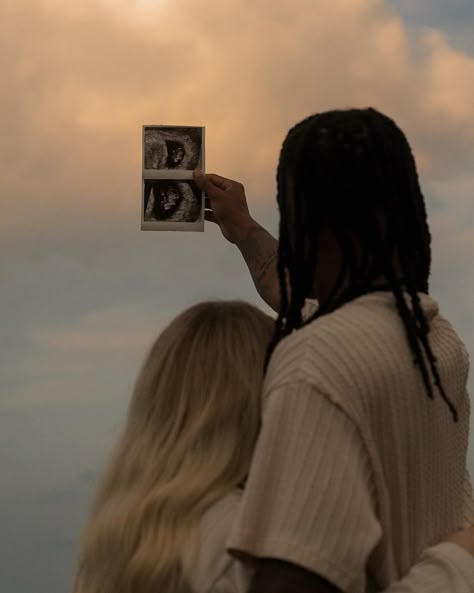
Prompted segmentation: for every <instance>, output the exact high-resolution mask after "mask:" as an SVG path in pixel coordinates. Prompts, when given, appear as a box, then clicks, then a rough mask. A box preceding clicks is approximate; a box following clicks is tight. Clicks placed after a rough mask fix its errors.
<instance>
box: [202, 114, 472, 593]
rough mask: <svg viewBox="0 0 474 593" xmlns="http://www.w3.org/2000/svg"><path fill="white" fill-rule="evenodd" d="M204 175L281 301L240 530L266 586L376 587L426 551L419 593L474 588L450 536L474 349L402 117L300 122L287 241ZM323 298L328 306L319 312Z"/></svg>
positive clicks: (259, 583) (224, 222)
mask: <svg viewBox="0 0 474 593" xmlns="http://www.w3.org/2000/svg"><path fill="white" fill-rule="evenodd" d="M195 180H196V182H197V183H198V185H199V186H200V187H201V188H202V189H203V190H204V191H205V192H206V194H207V208H208V211H207V213H206V218H207V219H208V220H212V221H214V222H216V223H218V224H219V226H220V228H221V230H222V232H223V234H224V236H225V237H226V238H227V239H228V240H229V241H231V242H232V243H235V244H236V245H237V246H238V247H239V249H240V251H241V252H242V254H243V256H244V258H245V260H246V262H247V265H248V267H249V269H250V272H251V274H252V277H253V280H254V283H255V285H256V287H257V290H258V291H259V293H260V295H261V296H262V297H263V298H264V300H265V301H266V302H267V303H268V304H269V305H270V306H272V307H273V308H274V309H275V310H276V311H277V312H278V319H277V324H276V326H277V327H276V335H275V340H274V344H273V345H272V348H271V351H270V353H269V355H271V356H270V359H269V363H268V366H267V372H266V378H265V386H264V393H263V401H264V410H263V422H262V429H261V433H260V437H259V441H258V444H257V448H256V451H255V455H254V459H253V463H252V467H251V470H250V474H249V476H248V480H247V483H246V486H245V493H244V496H243V500H242V505H241V508H240V510H239V514H238V517H237V518H236V523H235V525H234V528H233V531H232V533H231V535H230V539H229V541H228V549H229V550H230V552H231V553H233V554H234V555H236V556H237V557H239V558H241V559H246V558H247V559H248V558H249V557H253V558H254V559H258V562H257V571H256V573H255V577H254V579H253V583H252V586H251V592H252V593H269V592H270V591H271V592H272V593H277V592H282V593H283V591H284V592H285V593H292V592H294V593H309V592H312V593H317V592H319V593H323V592H336V591H341V592H345V593H366V592H370V593H373V592H375V591H381V590H383V589H384V588H386V587H387V586H388V585H390V583H393V582H394V581H397V580H399V579H401V578H402V577H403V576H404V575H406V574H407V573H409V571H410V568H411V567H413V566H414V565H415V563H416V562H418V561H421V564H420V565H417V566H418V568H419V569H421V571H422V575H423V578H422V580H420V581H416V582H417V583H418V586H419V588H418V589H417V590H418V591H423V592H424V593H427V592H432V591H437V592H439V591H445V592H446V593H447V592H448V591H458V592H461V591H470V592H473V591H474V560H473V558H472V556H471V555H469V554H468V553H467V552H466V549H469V548H468V547H467V546H465V549H463V548H462V547H460V546H458V545H454V544H453V542H455V541H456V540H455V539H451V540H450V541H449V542H444V543H439V542H442V540H444V539H445V538H446V536H447V535H448V534H449V533H452V532H453V531H455V530H456V529H458V528H460V527H461V526H467V525H468V524H472V523H473V522H474V509H473V504H472V489H471V484H470V480H469V476H468V473H467V470H466V452H467V444H468V431H469V396H468V393H467V389H466V384H467V377H468V354H467V352H466V350H465V347H464V345H463V343H462V342H461V340H460V339H459V337H458V335H457V334H456V332H455V331H454V329H453V328H452V327H451V325H450V324H449V323H448V321H447V320H446V319H444V318H443V317H442V316H441V315H440V313H439V310H438V306H437V303H436V302H435V301H434V300H433V298H432V297H431V296H429V294H428V289H429V286H428V280H429V274H430V266H431V250H430V243H431V240H430V232H429V227H428V223H427V218H426V210H425V204H424V199H423V195H422V193H421V189H420V185H419V181H418V175H417V170H416V165H415V160H414V158H413V156H412V152H411V149H410V146H409V144H408V142H407V140H406V138H405V136H404V134H403V133H402V131H401V130H400V129H399V128H398V126H397V125H396V124H395V123H394V122H393V121H392V120H391V119H389V118H388V117H386V116H385V115H383V114H381V113H380V112H378V111H376V110H374V109H371V108H370V109H351V110H338V111H330V112H326V113H321V114H318V115H314V116H311V117H309V118H307V119H305V120H304V121H302V122H300V123H299V124H298V125H296V126H295V127H294V128H293V129H292V130H290V132H289V133H288V135H287V138H286V140H285V142H284V144H283V147H282V150H281V154H280V162H279V166H278V172H277V185H278V196H277V199H278V205H279V209H280V229H279V239H278V242H277V241H276V240H275V239H273V237H271V235H269V234H268V233H267V232H266V231H265V229H263V228H262V227H261V226H260V225H258V224H257V223H256V222H255V221H253V219H252V218H251V216H250V214H249V211H248V208H247V203H246V199H245V194H244V191H243V187H242V186H241V185H240V184H239V183H237V182H235V181H232V180H229V179H226V178H223V177H220V176H217V175H204V174H203V173H202V172H200V171H196V172H195ZM308 299H316V300H317V302H318V306H317V308H316V310H314V311H313V312H312V313H311V314H310V315H309V316H305V315H304V309H305V306H306V310H307V307H308V303H310V302H311V301H310V300H308ZM423 392H424V393H425V394H426V396H427V397H424V393H423ZM470 534H471V536H470V537H471V538H472V530H471V532H470ZM460 541H461V540H458V543H460ZM471 541H472V540H471ZM435 544H438V545H435ZM424 550H425V552H424V556H421V557H420V554H421V553H422V552H423V551H424ZM471 552H474V550H472V548H471ZM420 558H421V560H420ZM440 575H442V576H440ZM423 579H424V580H423ZM420 583H421V584H420ZM439 587H441V589H440V588H439ZM414 591H415V589H414Z"/></svg>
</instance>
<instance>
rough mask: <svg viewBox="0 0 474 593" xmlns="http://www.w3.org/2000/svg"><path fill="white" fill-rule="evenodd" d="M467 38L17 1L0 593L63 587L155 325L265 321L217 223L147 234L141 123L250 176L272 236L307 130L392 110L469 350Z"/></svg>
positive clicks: (226, 8)
mask: <svg viewBox="0 0 474 593" xmlns="http://www.w3.org/2000/svg"><path fill="white" fill-rule="evenodd" d="M472 30H474V7H473V5H472V1H471V0H456V1H452V2H449V3H446V2H443V1H442V0H416V1H415V2H412V1H409V0H393V1H391V2H390V1H388V0H226V2H222V1H220V0H208V1H207V2H206V3H203V2H197V1H196V0H175V1H174V2H170V1H168V0H155V1H152V0H136V1H132V0H82V1H81V2H77V1H76V0H22V2H18V1H17V0H3V1H2V3H1V4H0V73H1V79H2V88H1V91H0V105H1V110H0V187H1V191H2V216H1V218H0V247H1V248H0V266H1V267H0V271H1V278H2V290H1V291H0V316H1V331H0V470H1V475H2V480H1V483H2V486H1V488H0V525H2V529H1V533H0V575H1V589H2V592H5V593H63V592H64V591H67V590H68V586H69V585H68V583H69V580H70V576H71V573H72V567H73V562H74V553H75V545H76V539H77V535H78V532H79V529H80V527H81V525H82V523H83V521H84V518H85V514H86V511H87V508H88V505H89V503H90V499H91V496H92V493H93V491H94V487H95V485H96V483H97V477H98V475H99V474H100V470H101V467H102V465H103V463H104V460H105V458H106V455H107V452H108V451H109V450H110V448H111V446H112V445H113V443H114V440H115V438H116V437H117V434H118V430H119V429H120V426H121V422H122V421H123V418H124V415H125V412H126V407H127V404H128V401H129V397H130V393H131V389H132V386H133V382H134V379H135V377H136V374H137V372H138V369H139V366H140V363H141V361H142V359H143V357H144V355H145V353H146V352H147V349H148V347H149V345H150V343H151V341H152V340H153V339H154V338H155V336H156V335H157V334H158V333H159V331H160V329H161V328H163V327H164V325H165V324H166V323H167V322H168V321H169V320H170V319H171V318H172V317H173V316H174V315H176V314H177V313H179V312H180V311H181V310H183V309H184V308H186V307H187V306H189V305H191V304H192V303H195V302H198V301H201V300H204V299H208V298H241V299H245V300H248V301H250V302H253V303H255V304H257V305H259V306H262V308H264V309H265V310H268V309H266V307H265V305H264V304H263V303H262V301H261V300H260V299H259V297H258V295H257V293H256V291H255V289H254V287H253V285H252V282H251V279H250V276H249V274H248V272H247V270H246V267H245V264H244V262H243V260H242V259H241V257H240V255H239V253H238V251H237V249H236V248H235V247H234V246H232V245H230V244H228V243H226V242H225V241H224V239H223V238H222V236H221V234H220V232H219V230H218V229H217V228H216V227H214V226H212V225H210V224H207V225H206V230H205V232H204V233H157V232H141V231H140V230H139V226H140V225H139V218H140V212H139V210H140V202H141V195H140V179H141V168H140V167H141V128H142V125H143V124H165V123H166V124H176V125H204V126H206V168H207V170H208V171H213V172H216V173H220V174H222V175H225V176H227V177H230V178H232V179H237V180H239V181H241V182H242V183H244V184H245V187H246V191H247V196H248V202H249V207H250V210H251V213H252V215H253V216H254V218H255V219H257V220H258V221H259V222H260V223H261V224H263V225H264V226H265V227H266V228H268V230H270V231H271V232H273V233H276V230H277V223H278V213H277V208H276V203H275V170H276V163H277V158H278V153H279V149H280V146H281V143H282V140H283V138H284V136H285V134H286V132H287V130H288V129H289V128H290V127H291V126H292V125H293V124H294V123H296V122H297V121H299V120H300V119H302V118H303V117H305V116H306V115H309V114H311V113H314V112H318V111H325V110H328V109H332V108H338V107H351V106H355V107H366V106H369V105H370V106H373V107H376V108H378V109H380V110H381V111H383V112H385V113H387V114H388V115H390V116H391V117H393V118H394V119H395V120H396V121H397V122H398V124H399V125H400V126H401V127H402V129H403V130H404V131H405V132H406V134H407V136H408V138H409V140H410V142H411V144H412V147H413V150H414V153H415V156H416V159H417V162H418V165H419V173H420V179H421V183H422V188H423V191H424V194H425V197H426V201H427V208H428V213H429V220H430V225H431V229H432V234H433V272H432V279H431V294H432V295H433V297H434V298H436V300H437V301H438V302H439V304H440V308H441V310H442V313H443V314H444V315H445V316H446V317H447V318H448V319H449V320H450V321H451V322H452V324H453V326H454V327H455V328H456V330H457V331H458V333H459V335H460V336H461V338H462V339H463V341H464V342H465V344H466V347H467V348H468V350H469V351H470V352H471V353H472V352H474V315H473V306H472V303H473V299H472V294H473V292H474V275H473V274H472V273H471V269H472V253H473V251H474V231H473V229H474V205H473V202H472V200H473V195H474V173H473V172H472V171H473V169H472V158H473V156H474V37H473V36H472ZM469 389H470V392H471V393H474V379H473V374H472V373H471V374H470V379H469ZM472 426H473V423H472V422H471V427H472ZM468 467H469V469H470V471H471V472H472V473H474V446H473V445H472V444H471V445H470V448H469V456H468Z"/></svg>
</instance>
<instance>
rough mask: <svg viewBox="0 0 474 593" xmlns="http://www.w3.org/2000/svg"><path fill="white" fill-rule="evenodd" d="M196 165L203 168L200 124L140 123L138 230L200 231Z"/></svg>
mask: <svg viewBox="0 0 474 593" xmlns="http://www.w3.org/2000/svg"><path fill="white" fill-rule="evenodd" d="M196 167H199V168H200V169H203V168H204V128H203V127H186V126H144V127H143V171H142V210H141V212H142V214H141V229H142V230H164V231H177V230H179V231H204V197H203V194H202V192H201V191H200V190H199V188H198V187H197V185H196V184H195V182H194V181H193V170H194V169H195V168H196Z"/></svg>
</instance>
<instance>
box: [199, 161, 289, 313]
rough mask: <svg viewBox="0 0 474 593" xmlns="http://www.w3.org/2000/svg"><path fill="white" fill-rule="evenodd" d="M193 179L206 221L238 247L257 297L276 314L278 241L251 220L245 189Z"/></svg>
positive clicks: (220, 180) (217, 179)
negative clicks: (202, 197)
mask: <svg viewBox="0 0 474 593" xmlns="http://www.w3.org/2000/svg"><path fill="white" fill-rule="evenodd" d="M194 179H195V181H196V183H197V185H198V186H199V188H200V189H201V190H202V191H204V192H205V193H206V196H207V197H206V213H205V215H206V220H209V221H211V222H215V223H216V224H218V225H219V227H220V229H221V232H222V234H223V235H224V237H225V238H226V239H227V240H228V241H230V243H233V244H234V245H236V246H237V247H238V249H239V251H240V252H241V254H242V256H243V258H244V260H245V263H246V264H247V267H248V269H249V271H250V275H251V276H252V280H253V282H254V284H255V288H256V289H257V292H258V294H259V295H260V296H261V297H262V299H263V300H264V301H265V302H266V303H267V305H269V306H270V307H271V308H272V309H273V310H274V311H276V312H278V310H279V307H280V289H279V284H278V273H277V248H278V241H277V240H276V239H275V237H272V235H271V234H270V233H269V232H268V231H266V230H265V229H264V228H263V227H262V226H261V225H260V224H258V223H257V222H256V221H255V220H254V219H253V218H252V217H251V215H250V212H249V209H248V206H247V199H246V197H245V190H244V186H243V185H242V184H241V183H239V182H238V181H234V180H232V179H226V178H225V177H221V176H220V175H214V174H207V175H204V174H203V173H202V172H201V171H199V170H196V171H195V172H194Z"/></svg>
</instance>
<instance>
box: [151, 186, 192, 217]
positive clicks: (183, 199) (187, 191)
mask: <svg viewBox="0 0 474 593" xmlns="http://www.w3.org/2000/svg"><path fill="white" fill-rule="evenodd" d="M201 213H202V194H201V191H200V190H199V188H198V187H197V185H196V184H195V183H194V182H193V181H173V180H164V181H163V180H145V181H144V220H145V222H196V221H197V220H199V218H200V217H201Z"/></svg>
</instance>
